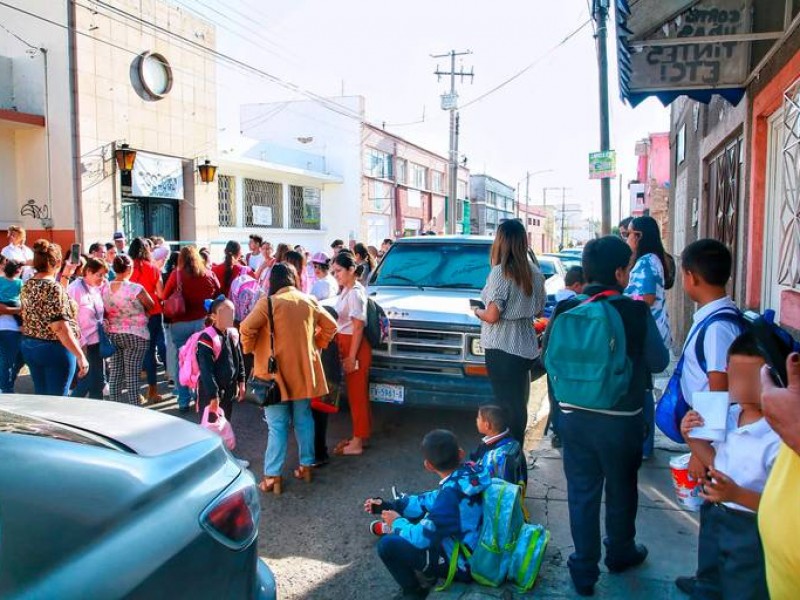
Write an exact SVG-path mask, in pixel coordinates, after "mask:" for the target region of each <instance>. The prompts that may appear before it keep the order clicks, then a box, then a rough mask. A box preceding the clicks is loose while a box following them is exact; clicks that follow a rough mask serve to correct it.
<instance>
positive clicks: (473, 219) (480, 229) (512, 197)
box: [469, 174, 517, 235]
mask: <svg viewBox="0 0 800 600" xmlns="http://www.w3.org/2000/svg"><path fill="white" fill-rule="evenodd" d="M469 187H470V211H471V212H470V225H471V232H472V233H474V234H477V235H494V234H495V232H496V231H497V227H498V225H500V223H502V222H503V221H505V220H507V219H515V218H516V217H517V201H516V190H515V189H514V188H513V187H511V186H510V185H508V184H505V183H503V182H502V181H500V180H499V179H495V178H494V177H492V176H490V175H484V174H480V175H470V178H469Z"/></svg>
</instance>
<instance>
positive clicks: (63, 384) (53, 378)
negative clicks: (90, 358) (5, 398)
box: [22, 336, 77, 396]
mask: <svg viewBox="0 0 800 600" xmlns="http://www.w3.org/2000/svg"><path fill="white" fill-rule="evenodd" d="M22 356H23V358H25V363H26V364H27V365H28V369H30V371H31V379H33V389H34V390H35V391H36V393H37V394H40V395H42V396H69V385H70V383H72V378H73V376H74V375H75V366H76V362H77V361H76V359H75V356H74V355H73V354H72V353H70V351H69V350H67V349H66V348H64V346H63V345H62V344H61V342H54V341H50V340H40V339H38V338H33V337H28V336H22Z"/></svg>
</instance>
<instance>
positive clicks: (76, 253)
mask: <svg viewBox="0 0 800 600" xmlns="http://www.w3.org/2000/svg"><path fill="white" fill-rule="evenodd" d="M80 261H81V245H80V244H72V247H71V248H70V250H69V262H70V263H72V264H73V265H77V264H78V263H79V262H80Z"/></svg>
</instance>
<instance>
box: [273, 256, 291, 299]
mask: <svg viewBox="0 0 800 600" xmlns="http://www.w3.org/2000/svg"><path fill="white" fill-rule="evenodd" d="M297 281H298V277H297V271H296V270H295V268H294V267H293V266H292V265H290V264H289V263H285V262H279V263H275V265H274V266H273V267H272V271H270V273H269V295H270V296H273V295H274V294H275V292H277V291H278V290H280V289H283V288H285V287H288V286H292V287H297Z"/></svg>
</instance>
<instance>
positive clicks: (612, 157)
mask: <svg viewBox="0 0 800 600" xmlns="http://www.w3.org/2000/svg"><path fill="white" fill-rule="evenodd" d="M616 176H617V152H616V150H605V151H604V152H591V153H590V154H589V179H607V178H609V177H616Z"/></svg>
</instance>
